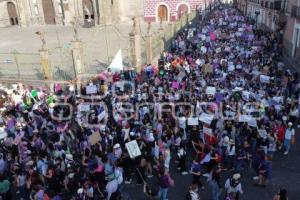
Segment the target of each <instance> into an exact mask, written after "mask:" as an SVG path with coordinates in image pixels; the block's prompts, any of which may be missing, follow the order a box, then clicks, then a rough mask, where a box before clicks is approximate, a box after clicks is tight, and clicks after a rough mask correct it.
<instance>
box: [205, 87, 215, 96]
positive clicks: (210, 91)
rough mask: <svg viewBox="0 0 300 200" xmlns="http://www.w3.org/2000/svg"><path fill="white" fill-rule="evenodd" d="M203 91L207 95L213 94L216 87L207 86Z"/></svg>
mask: <svg viewBox="0 0 300 200" xmlns="http://www.w3.org/2000/svg"><path fill="white" fill-rule="evenodd" d="M205 93H206V94H208V95H215V94H216V88H215V87H210V86H209V87H207V88H206V91H205Z"/></svg>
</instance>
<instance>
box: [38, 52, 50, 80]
mask: <svg viewBox="0 0 300 200" xmlns="http://www.w3.org/2000/svg"><path fill="white" fill-rule="evenodd" d="M39 53H40V57H41V65H42V70H43V74H44V78H45V80H50V81H51V80H53V76H52V70H51V69H50V62H49V51H48V49H44V48H42V49H40V50H39Z"/></svg>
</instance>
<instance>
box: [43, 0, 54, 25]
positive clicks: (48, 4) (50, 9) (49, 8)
mask: <svg viewBox="0 0 300 200" xmlns="http://www.w3.org/2000/svg"><path fill="white" fill-rule="evenodd" d="M42 5H43V11H44V19H45V24H56V22H55V10H54V6H53V2H52V0H42Z"/></svg>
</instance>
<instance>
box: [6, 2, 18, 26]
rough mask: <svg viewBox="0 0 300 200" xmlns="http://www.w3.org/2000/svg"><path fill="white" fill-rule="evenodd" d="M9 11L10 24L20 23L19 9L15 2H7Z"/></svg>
mask: <svg viewBox="0 0 300 200" xmlns="http://www.w3.org/2000/svg"><path fill="white" fill-rule="evenodd" d="M7 12H8V18H9V23H10V25H12V26H14V25H18V24H19V20H18V13H17V9H16V6H15V4H14V3H12V2H7Z"/></svg>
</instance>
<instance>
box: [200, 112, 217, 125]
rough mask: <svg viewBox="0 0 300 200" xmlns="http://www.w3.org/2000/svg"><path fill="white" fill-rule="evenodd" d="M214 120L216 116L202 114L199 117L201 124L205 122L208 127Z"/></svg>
mask: <svg viewBox="0 0 300 200" xmlns="http://www.w3.org/2000/svg"><path fill="white" fill-rule="evenodd" d="M213 119H214V115H211V114H206V113H202V114H201V115H200V117H199V120H200V121H201V122H204V123H206V124H208V125H210V124H211V122H212V120H213Z"/></svg>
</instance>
